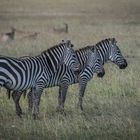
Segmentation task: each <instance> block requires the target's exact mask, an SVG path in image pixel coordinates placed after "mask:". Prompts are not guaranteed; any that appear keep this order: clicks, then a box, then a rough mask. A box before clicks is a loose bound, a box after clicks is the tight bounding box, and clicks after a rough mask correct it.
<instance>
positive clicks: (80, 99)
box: [78, 82, 87, 111]
mask: <svg viewBox="0 0 140 140" xmlns="http://www.w3.org/2000/svg"><path fill="white" fill-rule="evenodd" d="M79 86H80V87H79V88H80V89H79V103H78V105H79V106H80V109H81V110H82V111H83V97H84V93H85V90H86V86H87V82H84V83H79Z"/></svg>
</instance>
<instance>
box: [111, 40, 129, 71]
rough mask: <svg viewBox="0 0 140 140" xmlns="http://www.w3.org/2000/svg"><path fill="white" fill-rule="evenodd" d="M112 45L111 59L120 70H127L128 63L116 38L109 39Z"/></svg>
mask: <svg viewBox="0 0 140 140" xmlns="http://www.w3.org/2000/svg"><path fill="white" fill-rule="evenodd" d="M109 44H110V46H111V47H110V56H109V59H110V60H111V61H112V62H113V63H115V64H116V65H118V66H119V68H120V69H125V68H126V67H127V61H126V59H125V58H124V57H123V55H122V53H121V51H120V49H119V47H118V46H117V41H116V39H115V38H110V39H109Z"/></svg>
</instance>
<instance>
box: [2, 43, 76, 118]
mask: <svg viewBox="0 0 140 140" xmlns="http://www.w3.org/2000/svg"><path fill="white" fill-rule="evenodd" d="M72 47H73V44H71V42H70V41H69V40H67V41H66V42H62V43H59V44H58V45H55V46H54V47H52V48H50V49H47V50H46V51H43V52H42V53H41V54H40V55H38V56H35V57H29V58H25V59H17V58H12V57H6V56H0V86H3V87H5V88H6V89H10V90H13V91H17V92H18V91H24V90H27V89H31V88H32V95H33V96H32V99H33V110H32V114H33V116H34V118H36V117H37V114H38V113H39V101H40V97H41V94H42V92H43V89H44V87H45V86H46V85H47V84H48V81H49V80H50V78H51V76H52V75H54V73H55V72H56V71H57V69H59V67H60V65H62V64H63V63H64V64H66V65H67V66H68V67H70V68H71V69H72V70H77V69H78V68H79V62H78V59H77V57H76V54H75V51H74V50H73V48H72ZM18 115H19V116H20V113H19V114H18Z"/></svg>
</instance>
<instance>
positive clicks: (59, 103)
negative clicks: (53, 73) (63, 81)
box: [56, 86, 61, 112]
mask: <svg viewBox="0 0 140 140" xmlns="http://www.w3.org/2000/svg"><path fill="white" fill-rule="evenodd" d="M58 94H59V95H58V106H57V108H56V112H60V108H61V86H59V93H58Z"/></svg>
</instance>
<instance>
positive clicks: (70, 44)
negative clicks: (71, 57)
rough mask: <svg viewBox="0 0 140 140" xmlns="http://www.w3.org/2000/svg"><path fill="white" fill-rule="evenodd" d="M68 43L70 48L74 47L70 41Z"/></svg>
mask: <svg viewBox="0 0 140 140" xmlns="http://www.w3.org/2000/svg"><path fill="white" fill-rule="evenodd" d="M66 43H67V44H68V46H70V47H74V45H73V44H71V41H70V40H67V41H66Z"/></svg>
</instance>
